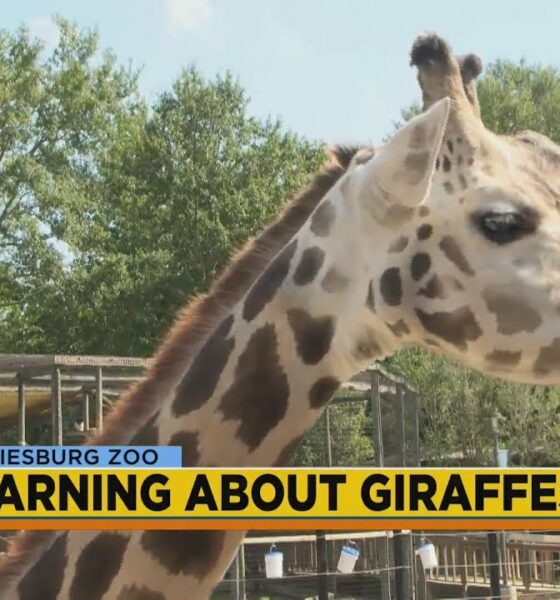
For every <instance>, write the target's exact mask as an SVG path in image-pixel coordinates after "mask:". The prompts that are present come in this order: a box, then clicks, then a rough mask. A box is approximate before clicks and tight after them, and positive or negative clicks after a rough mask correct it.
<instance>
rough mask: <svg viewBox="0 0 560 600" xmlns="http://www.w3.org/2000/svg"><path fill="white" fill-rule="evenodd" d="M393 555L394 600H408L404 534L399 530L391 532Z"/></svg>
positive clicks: (407, 572)
mask: <svg viewBox="0 0 560 600" xmlns="http://www.w3.org/2000/svg"><path fill="white" fill-rule="evenodd" d="M393 555H394V561H395V569H396V570H395V598H396V600H410V599H411V598H412V590H411V589H410V573H409V564H408V560H407V550H406V544H405V539H404V534H403V532H402V530H401V529H397V530H396V531H394V532H393Z"/></svg>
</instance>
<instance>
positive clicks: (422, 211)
mask: <svg viewBox="0 0 560 600" xmlns="http://www.w3.org/2000/svg"><path fill="white" fill-rule="evenodd" d="M429 214H430V207H429V206H426V205H424V206H421V207H420V208H419V209H418V216H419V217H427V216H428V215H429Z"/></svg>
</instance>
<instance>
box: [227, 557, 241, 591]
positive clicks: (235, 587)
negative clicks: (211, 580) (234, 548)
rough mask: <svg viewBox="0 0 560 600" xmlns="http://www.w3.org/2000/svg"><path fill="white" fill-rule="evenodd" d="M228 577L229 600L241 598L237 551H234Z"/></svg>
mask: <svg viewBox="0 0 560 600" xmlns="http://www.w3.org/2000/svg"><path fill="white" fill-rule="evenodd" d="M229 572H230V577H231V579H232V581H231V586H230V588H229V597H230V598H231V600H241V594H240V591H241V590H240V589H239V551H238V552H237V553H236V555H235V558H234V559H233V563H232V564H231V567H230V570H229Z"/></svg>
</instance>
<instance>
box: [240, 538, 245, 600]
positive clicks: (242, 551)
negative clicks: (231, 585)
mask: <svg viewBox="0 0 560 600" xmlns="http://www.w3.org/2000/svg"><path fill="white" fill-rule="evenodd" d="M239 574H240V582H239V583H240V586H239V589H240V592H241V600H247V588H246V585H245V544H241V546H239Z"/></svg>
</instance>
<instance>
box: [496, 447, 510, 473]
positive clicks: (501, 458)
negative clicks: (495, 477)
mask: <svg viewBox="0 0 560 600" xmlns="http://www.w3.org/2000/svg"><path fill="white" fill-rule="evenodd" d="M498 466H499V467H500V469H506V468H507V466H508V449H507V448H500V449H499V450H498Z"/></svg>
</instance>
